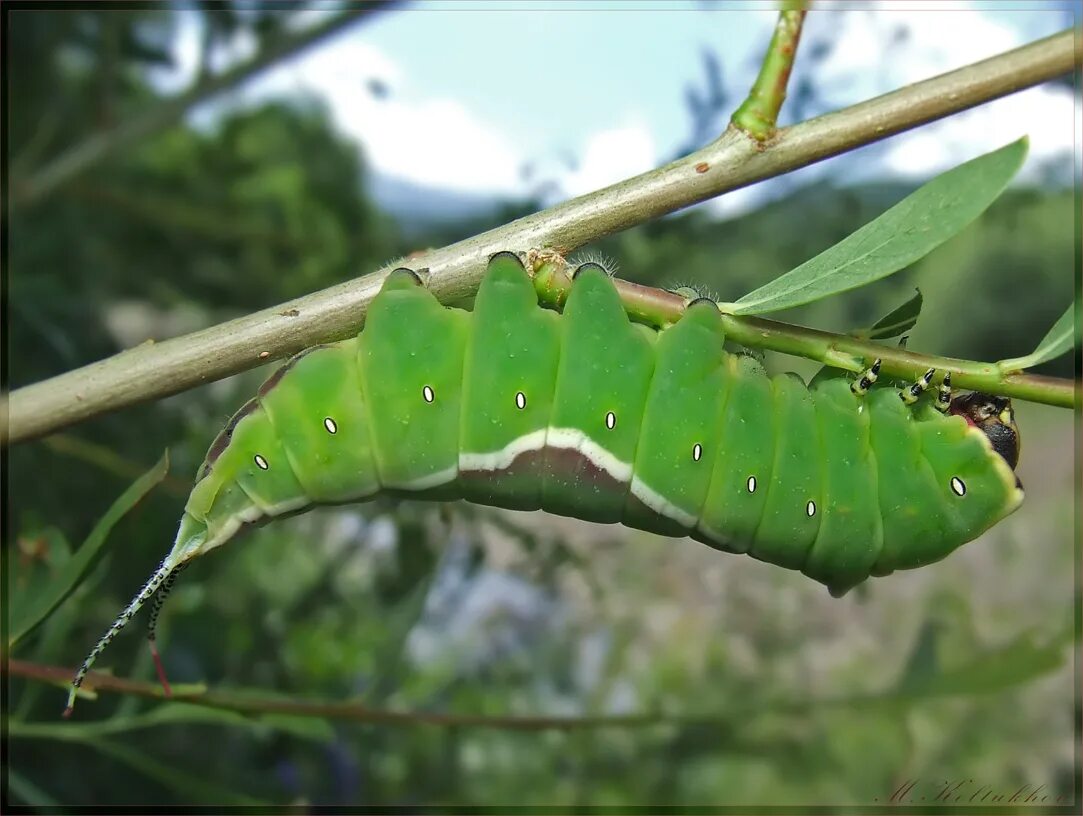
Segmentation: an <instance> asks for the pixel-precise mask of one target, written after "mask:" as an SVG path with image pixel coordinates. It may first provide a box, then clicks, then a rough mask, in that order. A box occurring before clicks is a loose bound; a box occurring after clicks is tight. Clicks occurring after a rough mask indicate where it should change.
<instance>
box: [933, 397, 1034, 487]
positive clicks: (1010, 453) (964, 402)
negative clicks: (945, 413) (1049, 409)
mask: <svg viewBox="0 0 1083 816" xmlns="http://www.w3.org/2000/svg"><path fill="white" fill-rule="evenodd" d="M951 413H952V414H954V415H955V416H961V417H962V418H963V419H965V420H966V421H967V424H968V425H973V426H974V427H976V428H978V429H980V430H981V432H982V433H984V434H985V435H986V436H987V437H989V441H990V442H991V443H992V445H993V450H995V451H996V452H997V453H999V454H1000V455H1001V456H1002V457H1003V459H1004V461H1005V462H1007V463H1008V465H1009V466H1010V467H1011V469H1012V470H1015V467H1016V465H1018V464H1019V451H1020V450H1021V449H1022V445H1023V443H1022V439H1021V438H1020V436H1019V427H1018V426H1017V425H1016V424H1015V409H1013V408H1012V401H1011V400H1010V399H1008V398H1007V397H997V396H993V395H991V394H983V393H981V392H980V391H973V392H971V393H969V394H964V395H962V396H961V397H956V398H955V399H953V400H952V401H951Z"/></svg>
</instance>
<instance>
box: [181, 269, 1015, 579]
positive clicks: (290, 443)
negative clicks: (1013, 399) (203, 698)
mask: <svg viewBox="0 0 1083 816" xmlns="http://www.w3.org/2000/svg"><path fill="white" fill-rule="evenodd" d="M724 339H725V338H724V335H723V331H722V322H721V320H720V318H719V315H718V312H717V310H716V309H715V307H714V306H713V304H710V303H708V302H704V303H696V304H694V305H692V306H690V307H689V308H688V309H687V310H686V312H685V314H684V316H683V317H682V318H681V320H679V321H678V322H677V323H676V324H674V325H672V326H670V327H668V328H666V329H664V330H663V331H661V332H660V333H658V332H655V331H654V330H652V329H649V328H647V327H645V326H642V325H637V324H633V323H632V322H630V320H629V319H628V316H627V314H626V312H625V310H624V308H623V306H622V304H621V301H620V298H619V297H618V295H617V292H616V289H615V287H614V286H613V284H612V282H611V281H610V279H609V278H608V276H607V275H606V274H605V272H604V271H603V270H601V269H600V268H599V267H597V266H596V265H592V264H588V265H585V266H584V267H581V268H580V270H579V274H578V275H577V277H576V278H575V281H574V284H573V286H572V290H571V293H570V295H569V296H568V299H567V304H566V307H565V309H564V312H563V314H558V313H556V312H552V311H547V310H544V309H540V308H538V302H537V297H536V294H535V292H534V289H533V283H532V281H531V279H530V277H529V275H528V274H527V273H526V271H525V269H524V268H523V266H522V264H521V262H520V261H519V259H518V258H517V257H515V256H514V255H512V254H511V253H499V254H497V255H495V256H494V257H493V259H492V260H491V262H490V265H489V269H488V272H487V274H486V276H485V278H484V280H483V282H482V285H481V288H480V290H479V292H478V296H477V300H476V304H475V310H474V311H473V312H472V313H470V312H464V311H461V310H458V309H451V308H447V307H444V306H442V305H440V304H439V303H438V302H437V301H436V299H435V298H434V297H433V296H432V294H431V293H430V292H428V291H427V290H426V289H425V288H424V287H422V286H421V285H420V283H419V281H418V279H417V277H416V276H415V275H414V274H413V273H412V272H410V271H408V270H397V271H396V272H394V273H392V274H391V275H390V276H389V277H388V279H387V281H386V283H385V285H384V287H383V289H382V290H381V292H380V294H379V295H378V296H377V297H376V299H375V300H374V301H373V303H372V306H371V308H370V311H369V315H368V321H367V325H366V327H365V330H364V331H363V332H362V333H361V334H360V335H359V336H358V337H356V338H352V339H350V340H345V341H342V342H340V343H334V344H329V345H326V346H320V347H316V348H314V349H310V350H308V351H306V352H304V353H302V354H301V355H298V356H296V357H294V358H293V359H292V360H290V361H289V362H288V363H287V365H286V366H285V367H284V368H283V369H282V370H281V371H280V372H279V373H277V374H276V375H274V376H273V377H272V378H271V379H270V380H268V382H267V383H266V384H265V385H264V387H263V388H261V389H260V392H259V396H258V398H257V399H256V400H253V401H252V402H250V403H248V404H247V405H245V406H244V408H242V409H241V411H239V412H238V413H237V414H236V415H235V416H234V418H233V420H231V422H230V424H229V426H228V427H227V429H226V430H225V431H223V433H222V434H221V435H220V436H219V438H218V439H217V440H216V441H215V443H214V445H213V446H212V448H211V451H210V452H209V454H208V457H207V461H206V462H205V464H204V466H203V468H202V470H201V475H200V478H199V480H198V482H197V484H196V485H195V488H194V489H193V491H192V494H191V496H190V498H189V500H188V503H187V505H186V507H185V511H186V512H185V516H184V519H183V521H182V524H181V530H180V533H179V534H178V539H177V543H176V546H175V548H174V551H173V552H172V553H171V554H170V556H169V557H168V558H167V564H174V565H176V564H179V563H181V562H183V561H186V560H188V559H190V558H192V557H195V556H197V555H199V554H201V553H203V552H205V551H207V550H209V549H212V548H214V547H216V546H218V545H220V544H222V543H224V542H225V541H227V540H229V539H230V538H231V537H232V536H233V535H235V534H236V532H237V531H238V530H239V529H241V527H242V526H244V525H246V524H251V523H256V522H259V521H261V520H263V519H266V518H270V517H274V516H278V515H282V514H285V513H290V512H296V511H298V510H300V509H302V508H303V507H305V506H306V505H308V504H310V503H331V502H343V501H351V500H355V499H361V498H366V497H370V496H372V495H374V494H376V493H378V492H380V491H382V490H391V491H412V492H418V493H420V494H422V495H423V496H424V497H426V498H437V499H447V498H458V497H463V498H466V499H468V500H470V501H473V502H477V503H482V504H492V505H497V506H502V507H511V508H517V509H536V508H538V507H541V508H543V509H545V510H548V511H550V512H554V513H559V514H562V515H567V516H575V517H578V518H583V519H587V520H591V521H600V522H611V523H612V522H623V523H624V524H626V525H629V526H633V527H638V528H640V529H644V530H650V531H653V532H657V533H661V534H663V535H670V536H683V535H689V534H691V535H692V536H693V537H695V538H697V539H698V540H700V541H703V542H705V543H707V544H709V545H711V546H713V547H716V548H718V549H722V550H726V551H730V552H747V553H750V554H751V555H753V556H754V557H756V558H758V559H761V560H764V561H768V562H771V563H774V564H779V565H782V566H785V567H788V568H791V569H795V570H802V571H803V572H805V573H806V574H807V575H809V576H811V577H812V578H814V579H816V580H818V581H820V582H822V583H824V584H826V585H827V586H828V587H829V588H830V589H831V591H832V592H833V593H835V594H841V593H842V592H845V591H846V590H848V589H850V588H851V587H853V586H855V585H857V584H858V583H860V582H861V581H863V580H864V579H865V578H867V577H868V576H869V575H870V574H872V575H883V574H887V573H890V572H892V571H894V570H896V569H905V568H909V567H914V566H918V565H921V564H927V563H930V562H932V561H935V560H938V559H939V558H942V557H944V556H945V555H947V554H948V553H949V552H951V551H952V550H953V549H955V547H957V546H958V545H959V544H961V543H963V542H965V541H968V540H970V539H971V538H973V537H975V536H976V535H978V534H980V533H981V532H982V531H983V530H984V529H986V528H987V527H989V526H990V525H991V524H993V523H994V522H995V521H997V520H998V519H999V518H1001V517H1003V516H1004V515H1006V514H1007V513H1009V512H1011V511H1012V510H1014V509H1015V507H1016V506H1017V505H1018V503H1019V501H1020V500H1021V496H1022V493H1021V491H1020V490H1018V489H1017V487H1016V485H1015V479H1014V474H1013V473H1012V472H1011V469H1010V468H1009V467H1008V465H1007V464H1006V463H1005V462H1004V460H1003V459H1001V458H1000V457H999V456H998V455H997V454H996V453H994V452H993V451H992V449H991V447H990V445H989V442H988V440H987V438H986V437H985V436H984V435H983V434H982V433H981V432H980V431H979V430H977V429H975V428H973V427H969V426H968V425H967V423H966V422H965V421H964V420H963V419H961V418H959V417H951V416H944V415H941V414H939V413H937V412H936V411H934V410H933V409H932V408H930V407H928V402H929V401H928V399H927V398H923V400H922V401H921V402H920V403H919V405H918V406H917V407H911V406H907V405H905V404H903V402H902V401H901V400H900V399H899V398H898V394H897V392H896V391H895V390H894V389H891V388H881V387H877V388H874V389H873V390H872V391H870V392H869V393H868V394H867V395H865V396H864V397H859V396H856V395H854V394H853V393H851V391H850V389H849V382H848V381H847V380H846V379H840V378H831V377H826V378H823V379H818V380H817V383H816V385H815V386H814V387H813V388H811V389H810V388H808V387H806V386H805V384H804V383H802V382H801V381H800V380H799V379H797V378H796V377H794V376H782V377H775V378H773V379H769V378H768V377H767V376H766V374H765V373H764V371H763V369H762V367H761V366H759V364H758V363H756V362H755V361H753V360H751V359H750V358H748V357H744V356H735V355H732V354H729V353H727V352H725V351H723V349H722V344H723V341H724Z"/></svg>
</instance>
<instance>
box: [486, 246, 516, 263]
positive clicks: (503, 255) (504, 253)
mask: <svg viewBox="0 0 1083 816" xmlns="http://www.w3.org/2000/svg"><path fill="white" fill-rule="evenodd" d="M497 258H510V259H511V260H513V261H515V262H516V263H517V264H519V266H522V265H523V260H522V258H520V257H519V255H518V253H516V252H511V251H510V250H507V249H504V250H501V251H500V252H494V253H493V254H492V255H490V256H489V263H492V262H493V261H495V260H496V259H497Z"/></svg>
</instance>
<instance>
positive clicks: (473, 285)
mask: <svg viewBox="0 0 1083 816" xmlns="http://www.w3.org/2000/svg"><path fill="white" fill-rule="evenodd" d="M1079 62H1080V57H1079V55H1078V54H1077V51H1076V48H1075V42H1074V38H1073V31H1072V30H1067V31H1063V32H1061V33H1059V34H1055V35H1053V36H1052V37H1047V38H1045V39H1043V40H1038V41H1036V42H1033V43H1030V44H1028V45H1025V46H1023V47H1022V48H1018V49H1015V50H1014V51H1009V52H1007V53H1004V54H1000V55H998V56H996V57H992V58H990V59H987V60H983V61H982V62H978V63H974V64H973V65H969V66H967V67H965V68H960V69H958V70H956V71H951V72H949V73H946V74H942V75H940V76H938V77H934V78H932V79H928V80H925V81H924V82H919V83H916V84H914V85H910V86H907V87H906V88H902V89H900V90H897V91H893V92H892V93H888V94H885V95H884V96H880V97H877V98H875V99H871V100H869V101H867V102H863V103H861V104H858V105H854V106H852V107H849V108H845V109H843V110H840V111H837V112H835V113H830V114H826V115H824V116H820V117H817V118H815V119H811V120H809V121H807V122H802V123H801V124H798V125H794V126H792V127H789V128H784V129H782V130H780V131H778V132H777V134H776V136H775V138H774V139H772V141H771V143H770V144H769V146H767V147H766V148H765V149H762V150H759V149H757V147H756V146H755V144H754V143H753V142H752V141H751V140H750V139H748V138H747V137H746V136H745V135H744V134H743V133H741V132H739V131H737V130H736V129H734V128H731V129H729V130H727V131H726V133H724V134H723V135H722V136H721V137H720V138H719V139H717V140H716V141H715V142H713V143H712V144H710V145H708V146H707V147H705V148H703V149H702V150H698V151H696V152H694V153H692V154H690V155H688V156H685V157H684V158H681V159H678V160H677V161H674V162H671V163H670V164H667V165H665V166H663V167H660V168H658V169H656V170H652V171H650V172H648V173H644V174H643V175H641V176H636V177H635V178H631V179H628V180H626V181H623V182H620V183H618V184H614V185H613V186H611V187H607V188H605V189H603V190H599V191H596V192H594V193H590V194H588V195H584V196H581V197H579V198H576V199H572V200H571V201H566V202H563V203H561V204H558V205H556V206H554V207H551V208H549V209H547V210H543V211H542V212H539V213H535V214H533V215H529V216H526V217H525V218H520V219H519V220H517V221H513V222H512V223H510V224H506V225H504V226H501V227H498V228H496V229H493V230H490V231H488V232H485V233H482V234H481V235H477V236H475V237H473V238H469V239H467V240H465V241H460V242H459V243H456V244H452V245H450V246H447V247H444V248H443V249H438V250H434V251H432V252H429V253H427V254H425V255H424V256H422V257H420V258H419V259H418V260H417V262H416V264H415V265H416V266H417V267H420V268H421V269H422V272H423V274H424V276H425V278H426V279H427V283H428V286H429V287H430V288H431V289H432V291H433V293H434V294H435V295H436V296H437V297H438V298H440V299H441V300H443V301H444V302H448V301H453V300H455V299H457V298H461V297H464V296H466V295H469V294H471V293H472V292H474V291H475V290H476V289H477V286H478V283H479V282H480V280H481V276H482V273H483V272H484V270H485V263H486V261H487V260H488V257H489V256H490V255H492V254H493V253H495V252H498V251H500V250H517V251H526V250H528V249H532V248H548V249H553V250H556V251H558V252H561V253H568V252H571V251H573V250H575V249H578V248H579V247H581V246H583V245H584V244H587V243H589V242H590V241H593V240H596V239H598V238H600V237H602V236H604V235H609V234H612V233H614V232H619V231H621V230H624V229H627V228H629V227H632V226H635V225H636V224H641V223H644V222H646V221H650V220H653V219H655V218H658V217H659V216H662V215H665V214H668V213H671V212H674V211H676V210H679V209H682V208H684V207H687V206H689V205H691V204H696V203H698V202H700V201H704V200H706V199H708V198H713V197H715V196H717V195H719V194H721V193H724V192H728V191H730V190H736V189H738V188H740V187H745V186H747V185H749V184H752V183H753V182H756V181H762V180H763V179H766V178H770V177H772V176H777V175H780V174H782V173H785V172H788V171H789V170H793V169H795V168H797V167H803V166H806V165H809V164H812V163H814V162H817V161H820V160H822V159H825V158H828V157H830V156H834V155H837V154H839V153H843V152H846V151H848V150H851V149H853V148H855V147H858V146H860V145H865V144H869V143H871V142H875V141H878V140H880V139H883V138H886V137H888V136H891V135H893V134H895V133H899V132H901V131H904V130H907V129H909V128H913V127H917V126H918V125H921V124H924V123H926V122H929V121H932V120H934V119H939V118H942V117H944V116H949V115H951V114H953V113H958V112H959V111H962V110H966V109H968V108H972V107H974V106H975V105H979V104H981V103H983V102H988V101H990V100H992V99H996V98H998V97H1001V96H1006V95H1008V94H1011V93H1014V92H1016V91H1019V90H1022V89H1023V88H1027V87H1030V86H1032V85H1036V84H1038V83H1041V82H1045V81H1047V80H1050V79H1054V78H1056V77H1058V76H1060V75H1062V74H1065V73H1068V72H1070V71H1071V70H1072V69H1073V66H1075V65H1076V64H1078V63H1079ZM388 271H389V268H385V269H383V270H381V271H379V272H375V273H373V274H371V275H367V276H365V277H362V278H358V279H356V280H352V281H347V282H345V283H342V284H339V285H337V286H333V287H331V288H329V289H325V290H323V291H321V292H316V293H314V294H311V295H307V296H305V297H302V298H298V299H296V300H292V301H289V302H288V303H284V304H281V305H278V306H274V307H272V308H269V309H264V310H262V311H259V312H255V313H253V314H250V315H246V316H244V317H241V318H238V319H236V320H232V321H229V322H227V323H223V324H220V325H218V326H214V327H211V328H208V329H204V330H203V331H199V332H195V333H193V334H189V335H185V336H182V337H177V338H174V339H171V340H166V341H164V342H161V343H155V344H145V345H141V346H138V347H136V348H133V349H129V350H127V351H124V352H121V353H120V354H117V355H114V356H112V357H109V358H107V359H105V360H101V361H99V362H97V363H92V364H91V365H88V366H84V367H83V368H79V369H76V370H74V371H70V372H68V373H66V374H61V375H59V376H57V377H53V378H52V379H49V380H45V381H44V382H40V383H36V384H34V385H30V386H26V387H24V388H20V389H18V390H17V391H15V392H13V393H12V394H11V396H10V400H9V402H8V404H7V405H4V404H3V402H0V416H2V415H3V414H4V413H5V411H6V412H7V413H8V417H9V424H8V427H7V428H5V427H4V425H3V423H0V435H2V434H4V433H5V431H6V433H7V436H0V442H4V443H6V442H7V441H22V440H26V439H32V438H34V437H37V436H42V435H44V434H47V433H50V432H51V431H55V430H57V429H58V428H62V427H65V426H67V425H71V424H73V423H76V422H79V421H81V420H84V419H88V418H90V417H92V416H97V415H99V414H103V413H106V412H108V411H115V410H117V409H119V408H123V407H125V406H128V405H134V404H136V403H139V402H143V401H146V400H151V399H157V398H159V397H164V396H167V395H169V394H176V393H178V392H180V391H184V390H187V389H190V388H194V387H195V386H198V385H202V384H204V383H206V382H210V381H213V380H218V379H221V378H222V377H226V376H228V375H230V374H236V373H237V372H239V371H244V370H247V369H249V368H253V367H255V366H257V365H260V364H262V363H265V362H267V361H268V360H270V359H276V358H280V357H283V356H286V355H288V354H292V353H294V352H297V351H300V350H301V349H303V348H305V347H307V346H311V345H314V344H315V343H318V342H326V341H330V340H337V339H342V338H344V337H348V336H350V335H352V334H355V333H356V332H357V331H358V330H359V329H360V328H361V326H362V325H363V323H364V315H365V311H366V309H367V308H368V304H369V302H370V301H371V300H372V298H373V297H375V295H376V293H377V292H378V291H379V288H380V285H381V283H382V282H383V279H384V277H385V276H386V274H387V272H388Z"/></svg>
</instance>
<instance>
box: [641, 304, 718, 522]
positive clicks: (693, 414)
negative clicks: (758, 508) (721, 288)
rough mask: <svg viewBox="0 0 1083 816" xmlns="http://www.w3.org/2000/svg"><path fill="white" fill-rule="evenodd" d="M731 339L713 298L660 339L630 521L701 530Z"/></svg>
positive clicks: (645, 412)
mask: <svg viewBox="0 0 1083 816" xmlns="http://www.w3.org/2000/svg"><path fill="white" fill-rule="evenodd" d="M724 341H725V334H724V332H723V330H722V318H721V316H720V315H719V313H718V309H717V308H715V305H714V304H713V303H711V302H709V301H703V302H700V303H696V304H694V305H692V306H691V307H689V309H688V311H687V312H686V313H685V315H684V317H683V318H682V319H681V320H680V321H678V322H677V323H676V324H675V325H673V326H670V327H669V328H668V329H666V330H665V331H663V332H662V333H661V335H660V336H659V338H658V342H657V344H656V346H655V368H654V377H653V378H652V380H651V386H650V393H649V394H648V395H647V402H646V407H645V409H644V413H643V428H642V431H641V432H640V435H639V444H638V446H637V447H636V455H635V468H634V478H635V480H636V483H637V487H638V488H639V490H640V492H641V495H637V494H636V493H635V492H632V493H630V494H629V496H628V504H627V507H626V508H625V512H624V518H623V521H624V523H625V524H627V525H628V526H630V527H639V528H641V529H648V530H652V531H653V532H657V533H662V534H665V535H674V536H683V535H688V534H689V533H690V532H691V531H692V530H693V529H694V528H695V526H696V523H697V521H698V520H699V515H700V511H701V510H702V509H703V505H704V503H705V501H706V499H707V490H708V489H709V488H710V486H711V473H712V471H713V470H714V463H715V459H716V458H717V457H718V454H719V451H720V450H721V444H720V441H721V440H720V438H721V434H722V408H723V404H724V403H725V399H726V395H727V385H728V378H727V375H726V371H725V367H726V357H725V355H723V354H721V353H720V349H721V348H722V344H723V342H724ZM647 489H649V490H650V491H651V493H650V494H648V493H646V492H645V491H646V490H647Z"/></svg>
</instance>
